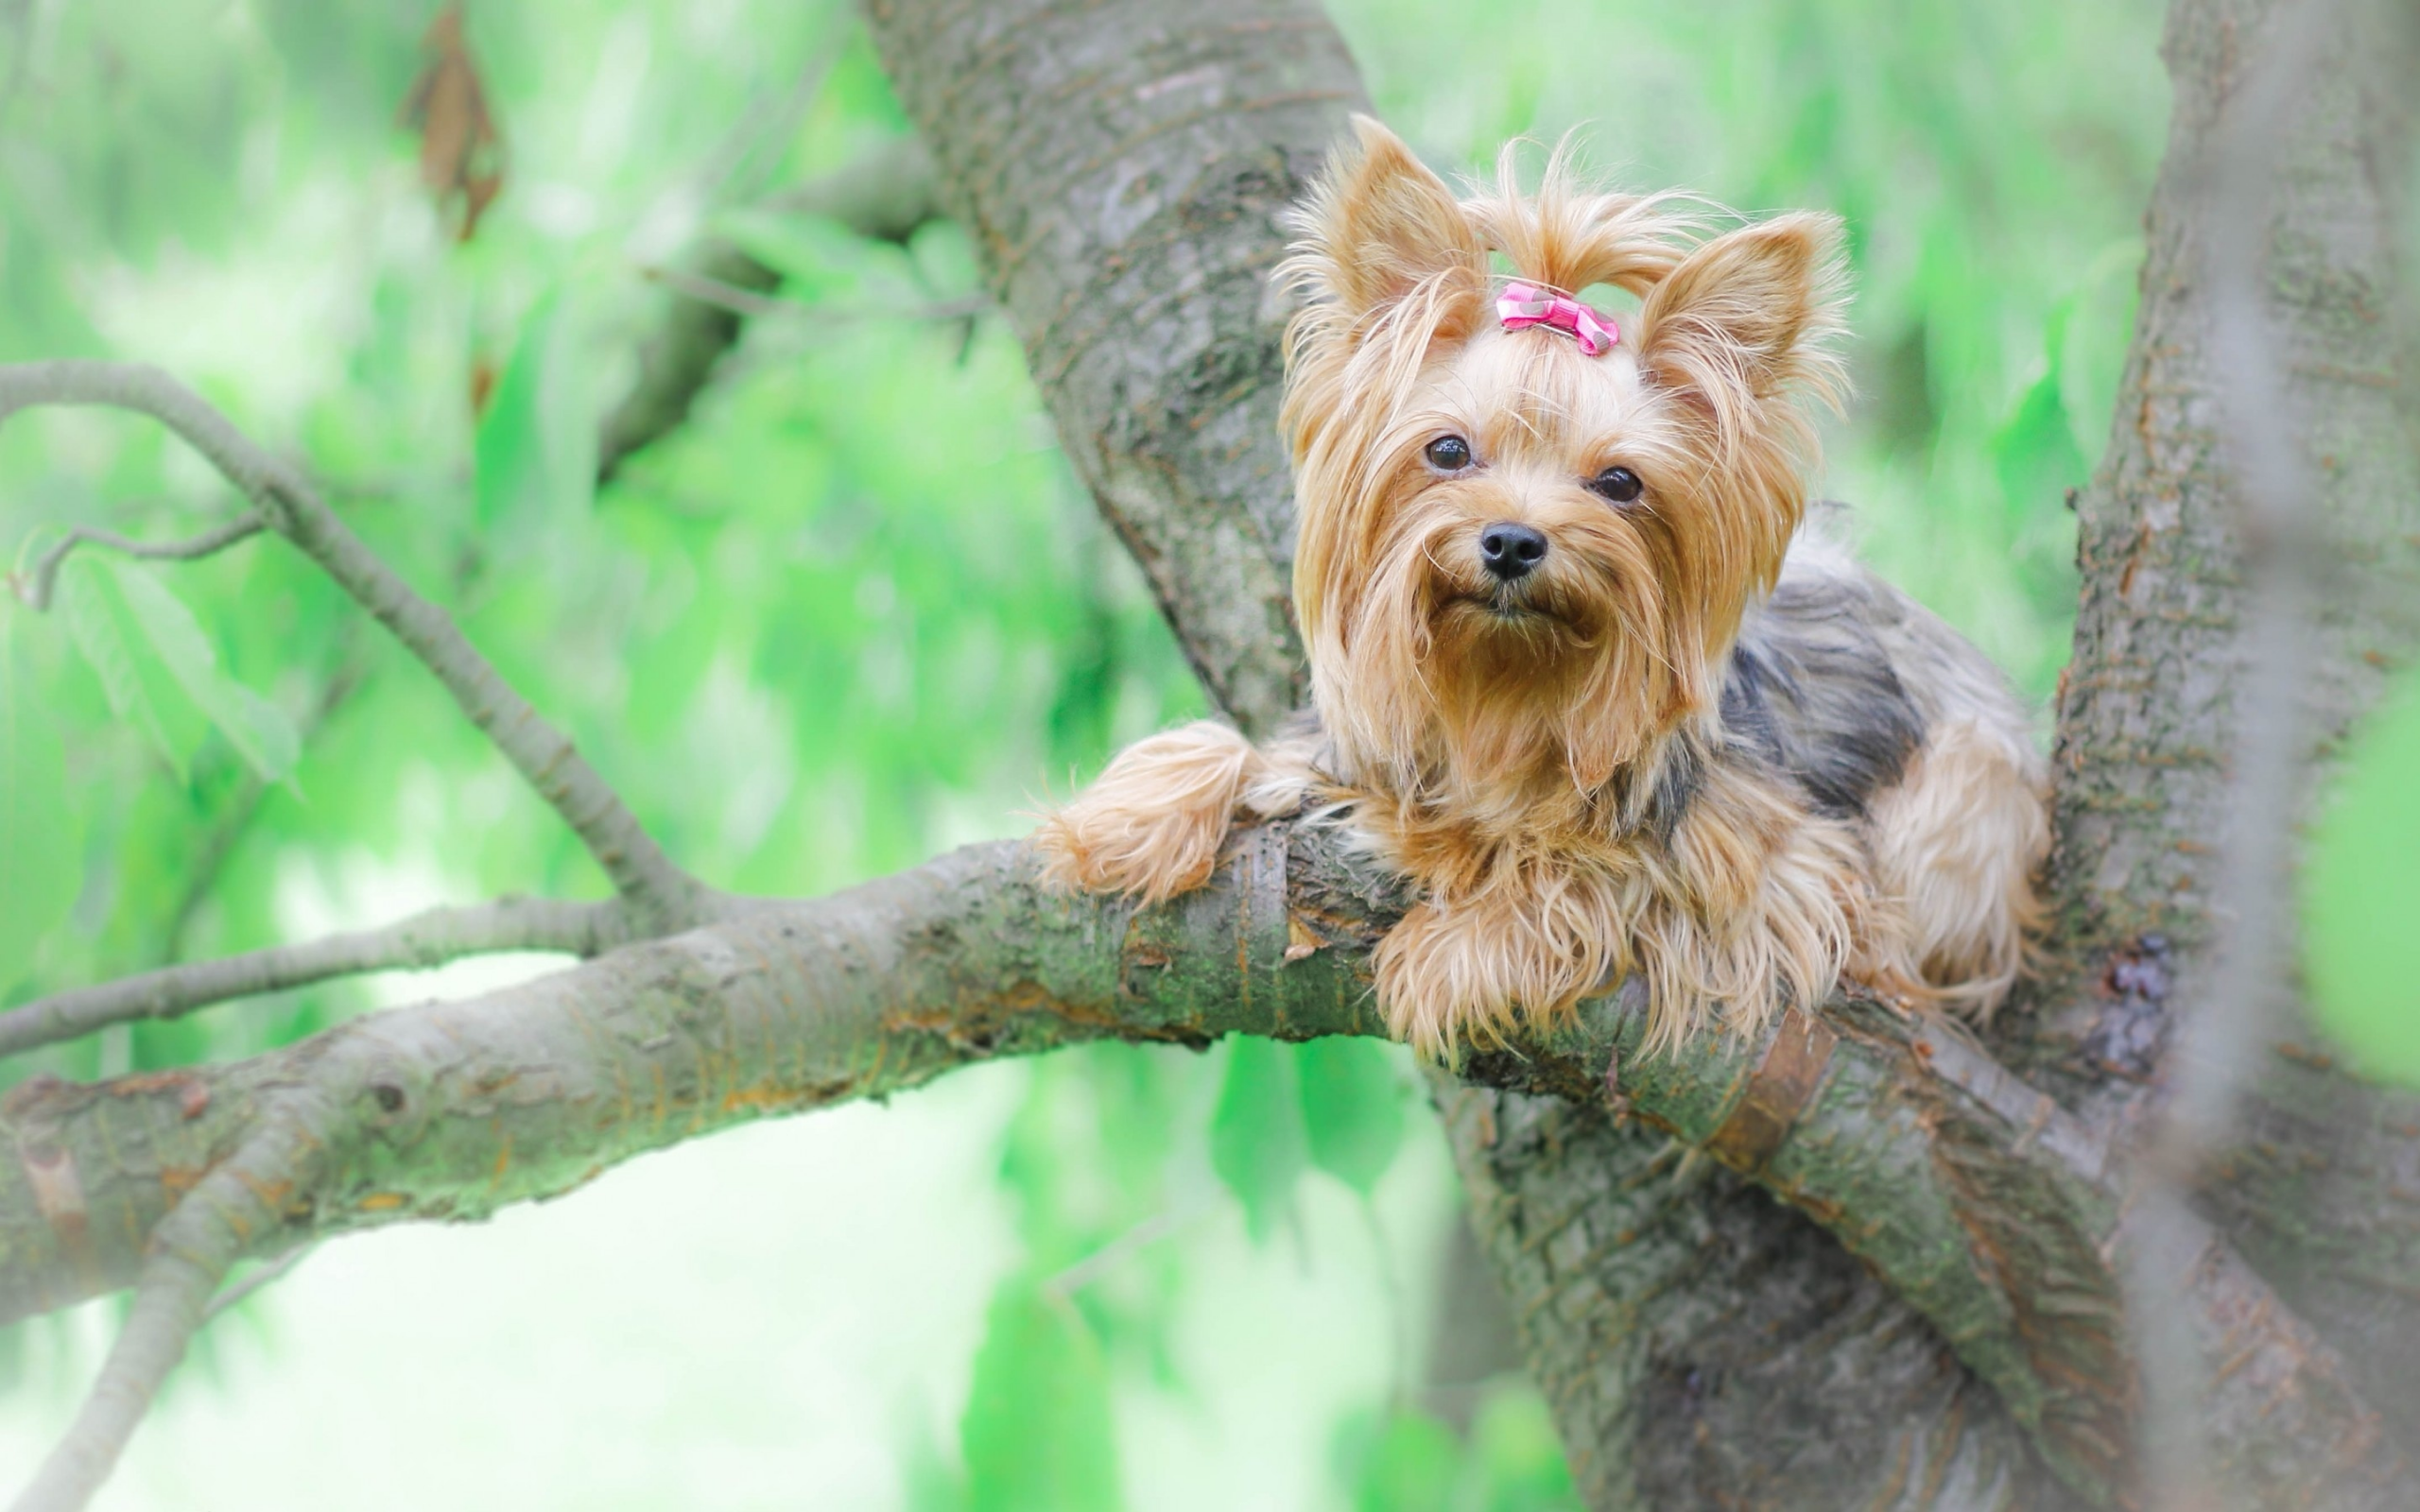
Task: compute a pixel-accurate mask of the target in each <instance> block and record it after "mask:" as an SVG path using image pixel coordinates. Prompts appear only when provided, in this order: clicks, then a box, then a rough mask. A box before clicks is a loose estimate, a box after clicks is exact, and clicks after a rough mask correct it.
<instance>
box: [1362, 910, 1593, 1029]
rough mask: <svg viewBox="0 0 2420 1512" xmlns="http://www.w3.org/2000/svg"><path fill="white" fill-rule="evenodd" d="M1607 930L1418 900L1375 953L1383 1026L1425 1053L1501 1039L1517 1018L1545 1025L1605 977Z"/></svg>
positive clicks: (1523, 915) (1509, 911) (1555, 1018)
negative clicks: (1579, 929) (1594, 933)
mask: <svg viewBox="0 0 2420 1512" xmlns="http://www.w3.org/2000/svg"><path fill="white" fill-rule="evenodd" d="M1610 964H1612V955H1611V953H1610V951H1609V950H1608V949H1607V940H1606V939H1604V938H1595V937H1589V936H1586V935H1585V934H1584V933H1572V934H1565V933H1564V932H1562V931H1558V930H1555V929H1552V928H1549V927H1547V926H1546V925H1544V924H1542V923H1541V922H1540V921H1539V920H1538V919H1535V918H1534V917H1530V916H1529V915H1526V914H1524V913H1523V912H1522V911H1520V910H1518V909H1517V908H1514V907H1511V906H1507V905H1506V904H1504V903H1502V902H1496V903H1493V904H1491V903H1488V902H1466V903H1461V904H1457V905H1455V906H1452V907H1447V906H1443V905H1441V904H1439V903H1436V902H1424V903H1422V904H1420V905H1419V906H1418V907H1416V908H1414V909H1412V911H1411V912H1410V913H1409V914H1406V915H1405V916H1404V919H1403V922H1401V923H1399V924H1397V925H1396V926H1395V927H1394V928H1393V930H1392V931H1391V932H1390V933H1389V934H1388V936H1387V937H1386V938H1385V939H1383V940H1380V941H1379V942H1378V949H1377V953H1376V956H1375V965H1376V969H1377V978H1378V982H1377V986H1378V1003H1379V1005H1380V1006H1381V1007H1382V1008H1383V1009H1384V1010H1385V1011H1386V1015H1387V1028H1388V1031H1389V1032H1390V1033H1392V1035H1393V1036H1394V1037H1395V1038H1396V1039H1398V1040H1404V1041H1405V1042H1407V1043H1409V1045H1410V1046H1411V1047H1412V1049H1414V1050H1415V1051H1417V1052H1419V1054H1420V1055H1421V1056H1422V1057H1425V1058H1427V1059H1430V1060H1438V1061H1450V1060H1452V1059H1453V1058H1454V1057H1456V1056H1458V1055H1459V1054H1460V1052H1461V1048H1462V1047H1463V1046H1466V1045H1468V1046H1473V1047H1476V1048H1478V1049H1481V1050H1486V1049H1492V1048H1494V1047H1495V1046H1497V1045H1499V1044H1501V1043H1503V1041H1504V1040H1505V1038H1506V1037H1507V1036H1508V1035H1510V1034H1511V1033H1512V1032H1513V1030H1514V1029H1515V1028H1516V1027H1518V1026H1519V1025H1520V1023H1521V1022H1522V1021H1524V1020H1527V1021H1528V1022H1530V1023H1531V1024H1532V1025H1543V1024H1547V1023H1550V1022H1554V1021H1555V1020H1557V1019H1559V1018H1561V1017H1562V1016H1563V1015H1564V1013H1567V1012H1568V1011H1569V1010H1570V1008H1571V1005H1573V1004H1574V1003H1576V1002H1578V1001H1579V999H1580V997H1581V995H1582V993H1584V992H1586V991H1588V990H1589V989H1590V988H1594V987H1595V986H1597V984H1598V983H1599V981H1600V980H1601V979H1602V978H1603V976H1604V975H1605V972H1606V970H1607V968H1608V966H1609V965H1610Z"/></svg>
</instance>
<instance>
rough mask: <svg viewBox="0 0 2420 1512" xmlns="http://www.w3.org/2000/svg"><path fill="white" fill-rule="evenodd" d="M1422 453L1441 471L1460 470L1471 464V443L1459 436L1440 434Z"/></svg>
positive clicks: (1429, 463) (1431, 464) (1430, 463)
mask: <svg viewBox="0 0 2420 1512" xmlns="http://www.w3.org/2000/svg"><path fill="white" fill-rule="evenodd" d="M1421 455H1424V456H1426V457H1427V458H1428V465H1429V466H1430V467H1433V468H1435V469H1436V470H1437V471H1438V472H1461V470H1462V469H1464V468H1466V467H1468V466H1470V465H1471V443H1470V442H1468V441H1466V440H1463V439H1462V438H1461V437H1459V436H1440V437H1438V438H1436V439H1435V440H1433V441H1431V442H1429V443H1428V450H1427V451H1426V452H1424V453H1422V454H1421Z"/></svg>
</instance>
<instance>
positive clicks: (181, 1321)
mask: <svg viewBox="0 0 2420 1512" xmlns="http://www.w3.org/2000/svg"><path fill="white" fill-rule="evenodd" d="M296 1102H297V1103H298V1104H300V1105H302V1106H318V1105H317V1101H316V1099H309V1100H306V1099H304V1098H302V1097H300V1096H298V1097H297V1098H296ZM324 1147H325V1146H324V1131H323V1130H318V1129H310V1128H306V1127H304V1126H303V1125H302V1120H301V1119H300V1118H299V1117H295V1116H292V1115H291V1114H290V1113H289V1114H288V1115H287V1116H284V1117H279V1118H275V1119H273V1120H271V1121H270V1122H269V1123H268V1124H267V1125H265V1126H264V1127H263V1128H262V1130H261V1131H260V1133H258V1134H256V1135H255V1136H253V1138H252V1139H251V1141H250V1142H248V1143H246V1144H245V1146H244V1147H243V1148H242V1149H241V1150H239V1151H237V1152H236V1153H235V1155H234V1156H233V1157H232V1158H231V1159H229V1160H227V1161H226V1162H225V1163H224V1164H222V1165H220V1166H218V1167H217V1168H216V1169H215V1170H213V1171H212V1172H211V1173H210V1174H209V1175H208V1176H206V1177H203V1178H202V1179H201V1182H200V1183H199V1185H198V1186H196V1187H195V1188H194V1189H193V1191H192V1192H190V1193H188V1194H186V1195H185V1197H184V1200H183V1201H182V1202H180V1203H178V1204H177V1206H176V1209H175V1210H174V1211H171V1212H170V1213H169V1214H168V1216H167V1217H165V1218H164V1219H162V1220H161V1222H160V1226H159V1228H158V1229H156V1230H155V1231H154V1232H153V1234H152V1237H151V1244H150V1254H149V1258H148V1259H147V1260H146V1261H145V1262H144V1265H143V1275H142V1278H141V1280H138V1281H137V1282H136V1283H135V1289H134V1305H133V1306H132V1307H131V1308H130V1310H129V1311H128V1313H127V1317H126V1325H125V1327H124V1328H122V1329H121V1330H119V1332H118V1336H117V1342H116V1343H115V1344H113V1345H112V1346H111V1347H110V1352H109V1357H108V1358H107V1359H106V1360H104V1361H103V1362H102V1364H101V1371H100V1375H99V1377H98V1379H96V1380H95V1382H94V1383H93V1389H92V1392H91V1394H90V1395H89V1396H87V1397H86V1398H85V1399H84V1406H83V1409H82V1410H81V1411H80V1412H78V1414H77V1415H76V1421H75V1422H74V1423H73V1424H72V1425H71V1426H70V1427H69V1428H68V1430H67V1432H66V1434H65V1435H62V1436H61V1439H60V1441H59V1443H58V1445H57V1446H56V1447H55V1448H53V1449H52V1450H51V1452H50V1456H49V1458H47V1459H45V1460H43V1465H42V1469H40V1470H39V1471H37V1472H36V1473H35V1475H34V1478H33V1481H32V1483H31V1484H30V1485H28V1486H26V1489H25V1491H24V1492H23V1493H22V1494H21V1495H19V1497H18V1498H17V1500H16V1502H15V1503H13V1506H12V1508H11V1512H78V1509H79V1508H81V1507H82V1506H84V1504H85V1503H88V1502H90V1501H91V1500H92V1498H93V1493H94V1492H95V1491H97V1490H98V1489H100V1486H101V1483H102V1482H103V1481H105V1480H107V1479H108V1478H109V1474H110V1471H111V1470H112V1469H114V1468H115V1467H116V1465H117V1459H118V1455H119V1454H120V1453H122V1452H124V1451H125V1449H126V1445H127V1441H128V1440H129V1439H130V1438H131V1437H132V1436H133V1435H134V1430H135V1429H136V1428H137V1427H138V1426H139V1425H140V1424H141V1423H142V1421H143V1415H144V1414H145V1413H146V1412H147V1411H148V1410H149V1408H150V1405H151V1399H152V1397H153V1396H154V1395H155V1394H157V1393H158V1391H159V1389H160V1383H161V1382H162V1381H164V1380H165V1379H166V1378H167V1374H168V1372H169V1371H170V1370H172V1369H174V1368H175V1367H176V1364H177V1362H178V1361H179V1360H181V1359H182V1358H183V1357H184V1352H185V1348H186V1346H187V1345H189V1344H191V1343H192V1342H193V1336H194V1333H195V1331H197V1330H198V1329H199V1328H200V1327H201V1325H202V1323H203V1321H204V1320H205V1319H206V1318H208V1316H209V1315H210V1299H211V1296H212V1294H214V1293H216V1291H217V1290H218V1286H219V1283H220V1282H221V1281H222V1280H225V1279H226V1276H227V1272H228V1271H229V1270H230V1269H231V1268H233V1265H234V1263H235V1261H236V1260H237V1259H238V1258H239V1257H240V1256H241V1255H242V1254H243V1252H244V1249H245V1247H246V1246H247V1244H248V1243H249V1242H250V1240H251V1237H252V1236H253V1235H255V1234H258V1233H261V1232H264V1231H266V1230H268V1229H273V1228H274V1227H275V1226H276V1225H278V1224H280V1223H282V1222H283V1221H284V1220H285V1216H286V1214H285V1212H284V1211H281V1210H280V1208H279V1207H278V1206H277V1205H276V1204H277V1202H278V1201H280V1200H282V1198H280V1196H279V1194H284V1193H287V1192H291V1191H293V1190H295V1188H296V1187H297V1185H298V1184H299V1183H300V1182H301V1180H302V1177H304V1176H305V1175H306V1174H307V1171H308V1168H309V1166H310V1164H311V1161H312V1160H313V1158H314V1155H315V1152H318V1151H320V1150H321V1149H323V1148H324Z"/></svg>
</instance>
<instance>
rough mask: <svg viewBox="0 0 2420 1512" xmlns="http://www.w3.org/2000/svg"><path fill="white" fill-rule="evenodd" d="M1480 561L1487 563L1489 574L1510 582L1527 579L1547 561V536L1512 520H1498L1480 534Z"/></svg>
mask: <svg viewBox="0 0 2420 1512" xmlns="http://www.w3.org/2000/svg"><path fill="white" fill-rule="evenodd" d="M1478 559H1479V560H1480V561H1482V562H1485V563H1486V564H1487V570H1488V571H1489V572H1492V573H1494V574H1495V576H1498V577H1500V578H1502V579H1503V580H1504V581H1506V582H1508V583H1509V582H1512V581H1513V580H1514V579H1515V578H1520V577H1527V576H1530V570H1531V569H1532V568H1534V567H1536V566H1537V564H1538V563H1540V562H1542V561H1544V560H1546V559H1547V538H1546V534H1545V532H1543V531H1538V530H1532V529H1530V527H1529V526H1528V525H1516V524H1513V522H1512V521H1510V520H1498V521H1497V522H1495V524H1492V525H1490V526H1488V527H1487V528H1486V529H1484V530H1482V531H1480V532H1479V533H1478Z"/></svg>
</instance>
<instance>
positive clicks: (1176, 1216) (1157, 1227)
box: [1042, 1201, 1214, 1297]
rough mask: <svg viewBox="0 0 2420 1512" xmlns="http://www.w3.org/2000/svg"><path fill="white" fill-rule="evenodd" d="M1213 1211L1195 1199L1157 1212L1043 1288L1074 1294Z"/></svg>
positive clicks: (1054, 1293) (1045, 1283)
mask: <svg viewBox="0 0 2420 1512" xmlns="http://www.w3.org/2000/svg"><path fill="white" fill-rule="evenodd" d="M1212 1211H1214V1209H1213V1206H1212V1205H1211V1204H1210V1203H1208V1202H1202V1201H1196V1202H1191V1203H1188V1204H1186V1205H1185V1206H1184V1207H1182V1208H1169V1209H1167V1210H1166V1211H1160V1212H1155V1213H1153V1214H1151V1215H1150V1217H1148V1218H1145V1219H1144V1220H1142V1221H1141V1222H1140V1223H1137V1224H1135V1225H1134V1226H1133V1227H1132V1228H1131V1229H1127V1230H1126V1231H1125V1232H1124V1233H1121V1234H1119V1235H1118V1236H1117V1237H1116V1238H1115V1239H1112V1240H1110V1241H1109V1242H1108V1243H1106V1244H1104V1245H1102V1246H1100V1247H1099V1248H1098V1249H1096V1250H1094V1251H1093V1252H1092V1253H1091V1254H1089V1255H1086V1256H1084V1257H1083V1258H1082V1259H1081V1260H1079V1261H1076V1262H1075V1263H1072V1264H1070V1265H1068V1266H1067V1267H1066V1268H1065V1269H1063V1270H1062V1271H1060V1272H1059V1273H1058V1274H1056V1275H1054V1276H1052V1277H1051V1278H1050V1279H1049V1280H1046V1281H1044V1282H1043V1283H1042V1289H1043V1290H1044V1291H1045V1292H1047V1293H1050V1294H1052V1295H1054V1296H1058V1297H1073V1296H1075V1295H1076V1294H1077V1293H1078V1292H1080V1291H1082V1290H1083V1289H1084V1288H1085V1287H1087V1286H1090V1285H1091V1284H1092V1283H1093V1282H1095V1281H1097V1280H1100V1279H1101V1278H1102V1277H1103V1276H1106V1275H1108V1274H1109V1273H1110V1272H1111V1271H1113V1270H1115V1269H1116V1268H1117V1267H1118V1266H1119V1265H1121V1264H1123V1263H1125V1262H1126V1259H1127V1257H1128V1256H1130V1255H1134V1254H1137V1253H1140V1252H1141V1251H1143V1250H1145V1249H1148V1248H1150V1246H1153V1245H1156V1244H1158V1243H1159V1242H1160V1241H1161V1240H1163V1239H1166V1238H1167V1237H1169V1236H1170V1235H1172V1234H1175V1233H1177V1232H1178V1231H1179V1230H1181V1229H1184V1228H1185V1226H1187V1225H1188V1224H1192V1223H1195V1222H1198V1221H1199V1220H1201V1219H1202V1218H1204V1217H1207V1216H1208V1215H1209V1214H1210V1213H1211V1212H1212Z"/></svg>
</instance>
